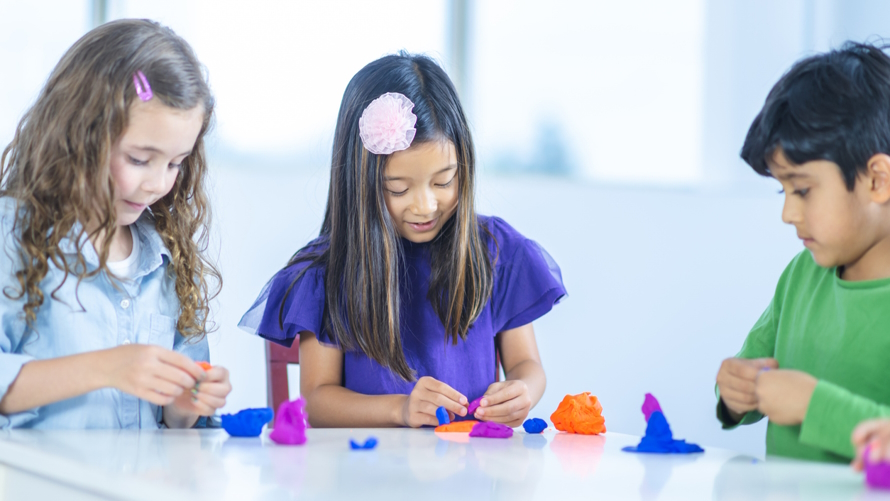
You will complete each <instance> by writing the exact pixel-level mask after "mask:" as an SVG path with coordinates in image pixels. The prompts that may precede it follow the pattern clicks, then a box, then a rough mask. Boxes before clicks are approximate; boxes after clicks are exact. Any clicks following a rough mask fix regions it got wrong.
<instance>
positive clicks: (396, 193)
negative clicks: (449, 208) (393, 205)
mask: <svg viewBox="0 0 890 501" xmlns="http://www.w3.org/2000/svg"><path fill="white" fill-rule="evenodd" d="M455 178H457V176H454V177H452V178H451V180H450V181H448V182H447V183H445V184H434V185H433V186H435V187H436V188H448V187H450V186H451V185H452V184H454V180H455ZM386 191H387V192H388V193H389V194H390V195H392V196H394V197H400V196H402V195H404V194H405V193H408V188H405V189H404V190H402V191H392V190H386Z"/></svg>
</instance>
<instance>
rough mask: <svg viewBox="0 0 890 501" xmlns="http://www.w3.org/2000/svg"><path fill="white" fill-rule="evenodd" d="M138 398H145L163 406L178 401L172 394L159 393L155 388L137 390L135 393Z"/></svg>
mask: <svg viewBox="0 0 890 501" xmlns="http://www.w3.org/2000/svg"><path fill="white" fill-rule="evenodd" d="M135 396H136V397H137V398H139V399H141V400H145V401H146V402H150V403H152V404H154V405H157V406H160V407H163V406H165V405H170V404H172V403H173V402H175V401H176V397H172V396H170V395H164V394H161V393H158V392H156V391H154V390H144V391H140V392H137V394H136V395H135Z"/></svg>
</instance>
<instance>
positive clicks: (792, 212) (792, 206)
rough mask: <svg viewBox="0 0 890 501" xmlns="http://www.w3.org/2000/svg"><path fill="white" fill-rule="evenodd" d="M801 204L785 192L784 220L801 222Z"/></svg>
mask: <svg viewBox="0 0 890 501" xmlns="http://www.w3.org/2000/svg"><path fill="white" fill-rule="evenodd" d="M799 205H800V204H798V203H797V202H796V201H795V200H793V199H792V197H791V196H790V195H788V194H785V204H784V205H783V206H782V222H783V223H785V224H797V223H799V222H800V207H799Z"/></svg>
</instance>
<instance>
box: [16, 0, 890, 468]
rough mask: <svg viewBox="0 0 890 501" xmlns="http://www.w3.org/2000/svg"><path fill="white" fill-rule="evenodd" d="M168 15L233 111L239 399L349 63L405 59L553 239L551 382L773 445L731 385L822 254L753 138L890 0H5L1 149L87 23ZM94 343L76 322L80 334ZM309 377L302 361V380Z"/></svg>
mask: <svg viewBox="0 0 890 501" xmlns="http://www.w3.org/2000/svg"><path fill="white" fill-rule="evenodd" d="M125 17H140V18H150V19H154V20H157V21H159V22H161V23H163V24H166V25H168V26H170V27H171V28H173V29H174V30H175V31H176V32H177V33H179V34H180V35H182V36H183V37H184V38H185V39H186V40H188V41H189V42H190V43H191V44H192V45H193V47H194V48H195V50H196V52H197V53H198V56H199V58H200V59H201V60H202V61H203V63H204V64H205V65H206V66H207V70H208V72H209V75H210V82H211V85H212V87H213V89H214V92H215V94H216V97H217V102H218V108H217V110H218V115H217V122H216V127H215V130H214V132H213V134H212V136H211V138H210V141H209V144H210V159H211V166H212V169H213V178H212V192H213V196H214V201H215V202H214V203H215V206H214V210H215V213H214V222H213V231H214V244H213V249H212V251H213V255H214V257H215V258H216V259H217V260H218V262H219V264H220V266H221V269H222V271H223V275H224V279H225V285H224V288H223V290H222V294H221V295H220V296H219V298H218V300H217V301H216V303H215V305H214V306H215V312H214V320H215V321H216V322H217V324H218V326H219V329H218V330H217V331H216V332H215V333H213V334H211V335H210V345H211V352H212V356H213V362H214V363H215V364H221V365H225V366H226V367H228V368H229V369H230V371H231V377H232V382H233V384H234V390H233V392H232V394H231V397H230V398H229V400H228V404H227V406H226V408H225V409H224V411H225V412H234V411H237V410H239V409H242V408H245V407H261V406H265V405H266V379H265V357H264V347H263V343H262V341H261V340H260V339H258V338H255V337H252V336H250V335H248V334H245V333H244V332H242V331H240V330H239V329H238V328H237V327H236V324H237V322H238V319H239V318H240V316H241V315H242V313H243V312H244V311H245V310H246V309H247V308H248V307H249V306H250V305H251V304H252V302H253V300H254V298H255V297H256V295H257V293H258V292H259V291H260V289H261V287H262V286H263V284H264V283H265V282H266V281H267V280H268V279H269V278H270V277H271V276H272V275H273V274H274V273H275V272H276V271H277V270H278V269H279V268H280V267H281V266H282V265H283V264H284V263H285V262H286V261H287V259H288V257H289V256H290V255H291V254H292V253H293V252H294V251H295V250H296V249H298V248H299V247H300V246H302V245H303V244H304V243H306V242H307V241H308V240H310V239H311V238H313V237H314V236H315V235H317V232H318V230H319V228H320V224H321V218H322V212H323V209H324V204H325V200H326V192H327V179H328V169H329V158H330V148H331V140H332V136H333V131H334V126H335V123H334V122H335V118H336V116H337V110H338V107H339V102H340V98H341V95H342V92H343V90H344V89H345V87H346V84H347V82H348V81H349V79H350V78H351V77H352V75H353V74H354V73H355V72H356V71H358V70H359V69H360V68H361V67H362V66H364V65H365V64H367V63H368V62H370V61H372V60H374V59H376V58H377V57H380V56H382V55H385V54H389V53H392V52H396V51H398V50H402V49H405V50H408V51H410V52H423V53H427V54H429V55H431V56H433V57H434V58H436V59H437V60H439V61H440V62H441V63H442V65H443V66H444V67H445V68H446V69H447V70H448V71H449V73H450V75H451V76H452V78H453V79H454V80H455V83H456V84H457V86H458V88H459V91H460V93H461V96H462V100H463V103H464V105H465V108H466V111H467V114H468V116H469V120H470V123H471V126H472V128H473V133H474V134H475V141H476V145H477V147H478V158H479V166H478V167H479V173H480V174H479V175H480V179H479V183H478V185H479V192H478V193H477V198H478V203H479V206H480V207H481V209H480V210H481V212H482V213H485V214H494V215H498V216H500V217H503V218H504V219H506V220H507V221H508V222H510V223H511V224H512V225H513V226H515V227H516V228H517V229H518V230H519V231H521V232H522V233H524V234H525V235H527V236H529V237H531V238H533V239H535V240H537V241H538V242H540V243H541V244H542V245H543V246H544V247H545V248H546V249H547V250H548V251H549V252H550V253H551V254H552V255H553V257H554V258H555V259H556V261H557V262H558V263H559V264H560V266H561V267H562V272H563V276H564V278H565V282H566V286H567V288H568V290H569V297H568V298H567V299H565V300H564V301H563V302H562V303H561V304H559V305H558V306H557V307H556V308H555V309H554V310H553V311H552V312H551V313H550V314H548V315H547V316H545V317H544V318H542V319H541V320H539V321H538V322H536V324H535V329H536V332H537V336H538V343H539V346H540V350H541V354H542V357H543V361H544V367H545V369H546V371H547V375H548V388H547V392H546V394H545V395H544V398H543V400H542V401H541V403H540V404H539V405H538V407H537V408H535V409H534V410H533V411H532V416H538V417H543V418H549V415H550V413H551V412H553V410H555V408H556V406H557V404H558V402H559V401H560V400H561V399H562V397H563V396H564V395H565V394H567V393H573V394H574V393H579V392H582V391H590V392H592V393H593V394H595V395H598V396H599V397H600V399H601V400H602V402H603V406H604V409H605V411H604V415H605V416H606V423H607V426H608V429H609V430H610V431H616V432H625V433H634V434H642V433H643V431H644V421H643V418H642V415H641V413H640V405H641V404H642V402H643V395H644V394H645V393H646V392H652V393H654V394H655V395H656V396H657V397H658V398H659V399H660V400H661V402H662V407H663V408H664V409H665V412H666V415H667V416H668V419H669V420H670V422H671V425H672V426H673V429H674V432H675V435H676V436H678V437H680V438H687V439H689V440H691V441H695V442H699V443H701V444H703V445H711V446H720V447H726V448H731V449H736V450H740V451H744V452H749V453H753V454H762V453H763V451H764V430H765V426H764V423H760V424H759V425H756V426H750V427H747V428H745V429H740V430H735V431H732V432H725V431H722V430H720V427H719V424H718V422H717V420H716V418H715V416H714V405H715V397H714V378H715V375H716V372H717V369H718V366H719V364H720V362H721V360H722V359H723V358H726V357H729V356H732V355H734V354H735V353H736V351H737V350H738V349H739V348H740V346H741V343H742V341H743V339H744V337H745V335H746V334H747V332H748V329H749V328H750V326H751V325H752V324H753V323H754V322H755V321H756V320H757V318H758V317H759V315H760V313H761V312H762V310H763V309H764V308H765V307H766V305H767V303H768V302H769V300H770V299H771V297H772V294H773V290H774V287H775V284H776V281H777V280H778V277H779V274H780V273H781V272H782V270H783V269H784V267H785V265H786V264H787V263H788V261H789V260H790V259H791V258H792V257H793V256H794V255H795V254H796V253H797V252H799V251H800V250H802V249H803V248H802V246H801V245H800V243H799V242H798V241H797V239H796V237H795V233H794V231H793V229H791V228H788V227H785V226H783V224H782V223H781V220H780V211H781V205H782V198H781V196H780V195H778V194H776V191H777V190H778V188H779V186H778V184H777V183H775V181H771V180H768V179H763V178H760V177H759V176H757V175H756V174H755V173H754V172H753V171H752V170H751V169H750V168H748V167H747V166H746V165H745V164H744V163H743V162H742V161H741V160H740V159H739V158H738V151H739V149H740V147H741V144H742V141H743V139H744V135H745V132H746V131H747V128H748V126H749V125H750V123H751V120H752V119H753V117H754V116H755V114H756V113H757V111H758V110H759V108H760V106H761V105H762V103H763V100H764V99H765V97H766V94H767V92H768V91H769V89H770V88H771V86H772V85H773V83H775V81H776V80H777V79H778V78H779V77H780V76H781V75H782V73H783V72H784V71H785V70H787V69H788V67H789V66H790V65H791V64H792V63H793V62H794V61H795V60H797V59H798V58H800V57H802V56H806V55H809V54H813V53H815V52H818V51H824V50H828V49H830V48H833V47H837V46H839V45H840V44H841V43H843V41H845V40H848V39H852V40H858V41H862V40H874V39H875V37H876V36H880V35H887V31H888V30H890V28H887V26H890V25H888V22H890V3H887V2H883V1H880V0H871V1H866V0H780V1H776V0H674V1H671V2H663V1H659V0H625V1H622V2H614V1H606V0H602V1H582V0H548V1H546V2H544V1H541V0H510V1H507V0H478V1H472V0H470V1H467V0H427V1H423V2H417V1H413V0H374V1H367V0H336V1H330V0H329V1H321V0H318V1H299V2H298V1H270V0H253V1H251V2H234V1H225V0H151V1H147V0H144V1H143V0H41V1H35V2H22V1H16V0H0V68H3V72H2V76H0V143H2V144H3V145H5V144H7V143H8V142H9V141H10V139H11V138H12V135H13V132H14V130H15V126H16V124H17V123H18V121H19V119H20V118H21V116H22V114H23V113H24V112H25V110H26V109H27V108H28V107H29V106H30V105H31V103H32V102H33V100H34V99H35V98H36V96H37V93H38V91H39V90H40V88H41V86H42V85H43V82H44V81H45V79H46V77H47V76H48V74H49V72H50V70H51V69H52V68H53V66H54V65H55V63H56V62H57V61H58V60H59V58H60V57H61V55H62V54H63V53H64V51H65V50H66V49H67V48H68V47H69V46H70V45H71V44H72V43H73V42H74V41H75V40H77V39H78V38H79V37H80V36H81V35H83V34H84V33H85V32H86V31H88V30H89V29H91V28H92V27H94V26H97V25H98V24H101V23H103V22H106V21H108V20H112V19H118V18H125ZM71 335H77V333H71ZM290 376H291V379H292V381H293V384H292V385H291V386H292V388H293V389H296V388H298V383H297V382H298V380H299V367H293V368H292V370H291V373H290Z"/></svg>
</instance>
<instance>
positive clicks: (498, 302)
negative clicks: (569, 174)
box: [240, 53, 566, 427]
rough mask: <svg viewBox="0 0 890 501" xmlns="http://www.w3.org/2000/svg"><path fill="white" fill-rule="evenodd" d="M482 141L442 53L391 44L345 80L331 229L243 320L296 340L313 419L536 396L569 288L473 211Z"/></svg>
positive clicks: (414, 417)
mask: <svg viewBox="0 0 890 501" xmlns="http://www.w3.org/2000/svg"><path fill="white" fill-rule="evenodd" d="M474 155H475V153H474V150H473V142H472V138H471V136H470V130H469V127H468V125H467V121H466V117H465V116H464V112H463V109H462V107H461V105H460V101H459V100H458V96H457V92H456V91H455V89H454V86H453V84H452V83H451V80H450V79H449V78H448V76H447V75H446V74H445V72H444V71H443V70H442V69H441V68H440V67H439V66H438V65H437V64H436V63H435V62H433V61H432V60H431V59H429V58H427V57H425V56H416V55H408V54H404V53H402V54H400V55H391V56H386V57H383V58H381V59H378V60H377V61H374V62H372V63H370V64H368V65H367V66H365V67H364V68H363V69H362V70H361V71H359V72H358V73H357V74H356V75H355V76H354V77H353V78H352V80H351V81H350V82H349V85H348V86H347V88H346V92H345V93H344V95H343V100H342V102H341V104H340V113H339V117H338V120H337V128H336V132H335V135H334V148H333V158H332V162H331V181H330V182H331V184H330V190H329V192H328V203H327V209H326V211H325V217H324V222H323V223H322V228H321V234H320V235H319V237H318V238H317V239H315V240H313V241H312V242H310V243H309V244H307V245H306V246H305V247H303V248H302V249H300V250H299V251H297V253H296V254H294V256H293V257H292V258H291V259H290V261H289V262H288V264H287V266H285V267H284V269H282V270H281V271H279V272H278V273H277V274H276V275H275V276H274V277H272V279H271V280H270V281H269V283H268V284H267V285H266V287H265V288H264V289H263V291H262V293H261V294H260V296H259V298H258V299H257V301H256V303H255V304H254V305H253V306H252V307H251V309H250V310H249V311H248V312H247V313H246V314H245V315H244V318H242V320H241V322H240V325H241V326H242V327H244V328H245V329H246V330H249V331H251V332H255V333H256V334H258V335H260V336H262V337H264V338H266V339H268V340H271V341H274V342H276V343H280V344H283V345H286V346H290V345H291V344H292V343H293V342H294V340H295V339H297V338H299V341H298V342H299V343H300V364H301V377H300V391H301V394H302V396H303V397H304V398H305V399H306V410H307V412H308V415H309V422H310V423H311V424H312V426H316V427H383V426H411V427H419V426H423V425H436V424H437V419H436V409H437V408H438V407H440V406H441V407H445V408H446V409H448V411H449V413H450V414H451V417H452V418H453V419H454V418H457V419H461V418H469V417H473V418H475V419H479V420H485V421H493V422H498V423H504V424H507V425H509V426H518V425H519V424H521V423H522V421H523V420H524V419H525V418H526V416H527V415H528V412H529V410H531V408H532V407H534V405H535V404H536V403H537V402H538V400H540V398H541V395H542V394H543V393H544V387H545V384H546V378H545V376H544V369H543V367H542V366H541V360H540V356H539V355H538V348H537V344H536V342H535V333H534V329H533V328H532V321H534V320H535V319H537V318H538V317H540V316H542V315H544V314H545V313H547V312H548V311H550V309H551V308H552V307H553V305H554V304H555V303H556V302H558V301H559V300H560V299H561V298H562V297H564V296H565V295H566V291H565V288H564V286H563V283H562V277H561V275H560V271H559V267H558V266H557V265H556V263H555V262H554V261H553V260H552V259H551V258H550V256H549V255H548V254H547V253H546V251H544V249H543V248H541V247H540V246H539V245H538V244H537V243H535V242H534V241H532V240H529V239H527V238H525V237H524V236H522V235H521V234H519V233H518V232H517V231H516V230H514V229H513V228H512V227H511V226H510V225H508V224H507V223H506V222H504V221H503V220H501V219H499V218H496V217H484V216H480V215H477V214H476V210H475V207H474V192H475V157H474ZM498 360H500V363H501V364H503V369H504V374H505V380H504V381H500V382H498V376H497V364H498ZM478 397H482V401H481V404H480V406H479V408H478V410H476V411H475V413H474V416H467V407H468V404H469V402H470V401H472V400H474V399H476V398H478Z"/></svg>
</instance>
